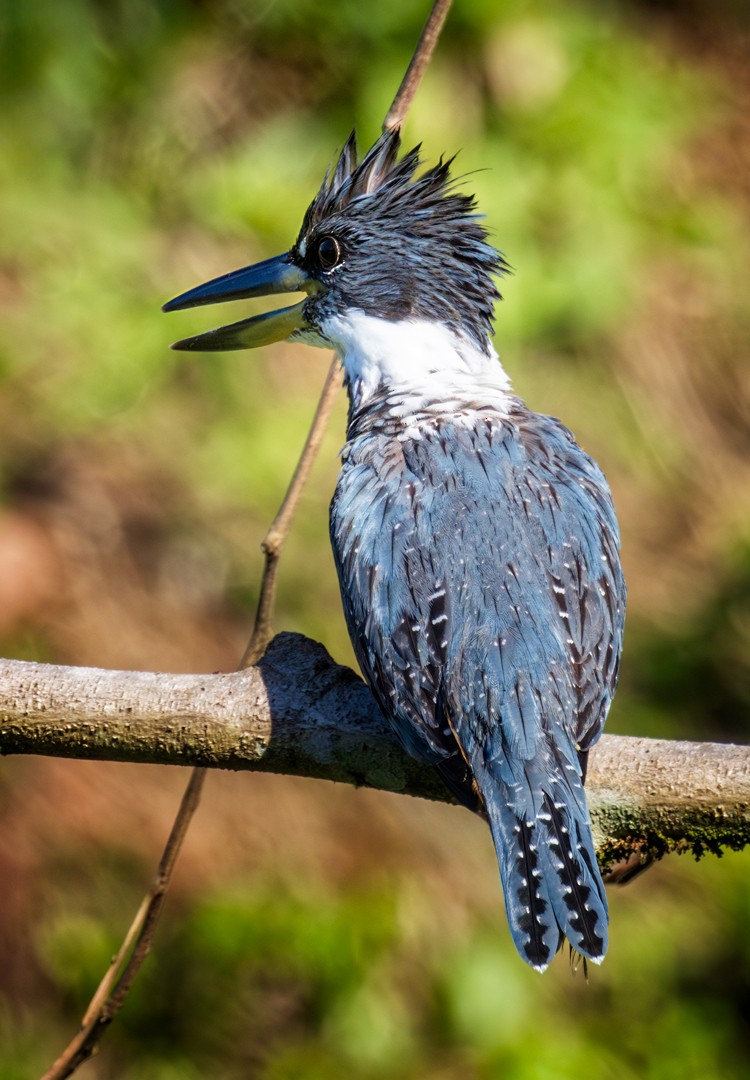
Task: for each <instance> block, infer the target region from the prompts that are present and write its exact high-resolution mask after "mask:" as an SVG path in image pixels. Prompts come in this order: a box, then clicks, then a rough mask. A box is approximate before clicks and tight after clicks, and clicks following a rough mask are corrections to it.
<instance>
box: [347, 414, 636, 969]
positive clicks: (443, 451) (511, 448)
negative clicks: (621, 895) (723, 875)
mask: <svg viewBox="0 0 750 1080" xmlns="http://www.w3.org/2000/svg"><path fill="white" fill-rule="evenodd" d="M331 529H332V539H333V546H334V552H335V556H336V562H337V567H338V570H339V576H340V580H341V588H342V596H343V598H344V606H345V611H346V615H347V622H348V625H349V629H350V633H351V636H352V641H353V644H354V648H355V650H356V652H357V656H358V659H359V661H360V664H361V666H362V669H363V673H364V674H365V677H366V678H367V680H368V682H369V683H370V685H371V687H372V688H373V690H374V692H375V694H376V696H377V697H378V700H379V701H380V704H381V707H382V708H383V710H384V712H385V713H386V715H388V716H389V718H390V719H391V721H392V723H393V724H394V726H395V729H396V731H397V733H398V734H399V736H400V738H401V740H402V741H403V743H404V745H405V746H406V748H407V749H408V750H409V751H410V752H411V753H413V754H415V755H416V756H419V757H422V758H424V759H425V760H428V761H431V762H432V763H434V764H438V766H439V767H440V769H441V771H442V772H443V773H444V774H445V775H446V779H447V780H448V782H449V783H450V784H451V786H452V787H453V788H454V790H458V791H459V792H462V793H463V795H464V798H465V801H466V802H467V803H469V804H471V800H472V798H473V797H474V792H475V791H476V790H478V791H479V793H480V797H481V800H482V802H483V804H484V808H485V810H486V812H487V814H488V817H489V819H490V824H491V827H492V831H493V837H494V839H495V844H496V847H497V849H498V858H499V860H500V865H501V873H502V876H503V881H504V884H505V891H506V906H507V907H508V915H509V920H510V922H511V928H512V930H513V933H514V937H515V939H516V943H517V945H518V947H519V951H522V954H523V955H525V956H526V959H528V960H529V962H532V963H535V964H536V965H537V966H544V964H545V963H546V962H547V959H548V957H549V955H550V953H551V952H552V951H554V948H555V947H556V945H557V941H558V939H559V932H558V931H559V929H562V930H563V932H565V933H566V934H567V936H568V937H570V939H571V941H572V942H574V944H575V945H576V947H577V948H579V949H580V950H581V951H583V952H584V953H585V954H586V955H591V956H592V957H594V958H596V957H597V956H598V955H601V953H602V952H603V949H604V948H605V947H606V906H605V901H604V897H603V887H601V882H600V880H599V877H598V871H597V870H596V867H595V859H594V856H593V846H592V843H591V839H590V833H589V831H588V813H587V810H586V804H585V799H584V796H583V789H582V785H581V776H582V766H581V757H580V756H579V755H584V754H585V752H586V751H587V750H588V748H589V747H590V746H591V745H592V744H593V742H594V741H595V740H596V738H597V737H598V735H599V733H600V731H601V728H602V725H603V723H604V719H605V717H606V713H607V710H608V708H609V705H610V702H611V698H612V695H613V693H614V689H615V684H616V680H617V673H618V667H619V658H620V651H621V645H622V628H623V619H624V601H625V588H624V583H623V579H622V573H621V570H620V564H619V557H618V543H619V537H618V530H617V523H616V519H615V516H614V511H613V509H612V504H611V499H610V495H609V491H608V488H607V485H606V482H605V480H604V477H603V476H602V474H601V472H600V471H599V469H598V468H597V466H596V465H595V464H594V463H593V462H592V461H591V459H590V458H588V457H587V456H586V455H585V454H584V453H583V452H582V451H581V450H580V448H579V447H578V446H577V445H576V444H575V442H574V441H573V439H572V436H571V435H570V433H569V432H568V431H567V430H566V429H565V428H564V427H563V426H562V425H560V424H559V423H558V422H556V421H553V420H550V419H549V418H546V417H538V416H536V415H535V414H532V413H528V412H526V411H519V414H518V415H517V416H516V417H515V418H514V420H513V422H511V421H507V422H504V423H502V424H500V423H498V422H494V423H490V422H486V423H484V422H483V423H482V424H481V426H480V427H479V428H471V427H468V426H461V425H453V424H451V425H447V424H442V425H441V424H440V423H437V424H436V425H435V427H434V428H432V429H430V430H429V431H426V432H424V434H423V437H422V438H420V439H417V440H414V441H411V442H404V443H401V444H398V445H396V446H394V443H393V442H392V441H389V442H385V441H384V440H378V439H377V438H374V437H372V436H370V437H368V438H366V439H363V440H361V445H358V446H355V447H354V448H352V449H351V450H350V455H349V460H348V461H347V462H345V467H344V470H343V472H342V477H341V480H340V483H339V487H338V489H337V492H336V496H335V497H334V502H333V504H332V516H331ZM534 829H536V830H537V831H536V832H533V830H534ZM561 830H562V831H561ZM555 832H556V835H553V833H555ZM519 833H520V835H519ZM542 833H544V836H542ZM568 837H569V839H566V838H568ZM539 839H542V840H543V841H544V842H543V843H542V844H541V848H542V851H543V855H544V858H543V861H544V862H545V865H544V867H542V868H541V869H540V866H539V863H538V860H539V859H540V857H541V856H540V855H539V853H538V852H539V848H540V844H539V843H538V842H537V841H538V840H539ZM519 844H520V845H521V851H520V854H519ZM561 844H562V847H561ZM566 845H567V846H566ZM574 845H577V850H573V846H574ZM553 849H554V850H553ZM568 849H570V850H568ZM550 852H552V854H550ZM580 852H583V854H580ZM553 856H554V858H553ZM563 856H564V857H563ZM517 859H522V860H523V865H522V866H519V865H517V864H516V862H515V860H517ZM561 859H562V863H561V866H559V865H558V863H560V860H561ZM561 867H562V868H561ZM553 872H554V873H553ZM555 874H556V877H557V880H556V881H552V879H551V878H552V877H554V876H555ZM515 878H518V880H519V881H521V882H523V883H524V884H523V886H519V889H518V896H514V895H513V894H512V893H513V891H512V888H511V883H512V882H513V880H515ZM535 881H537V882H538V883H539V884H538V886H534V888H537V889H538V891H537V893H535V892H534V888H531V886H529V884H528V883H529V882H531V883H532V885H534V882H535ZM571 882H572V885H571ZM571 889H572V892H573V894H574V895H573V898H572V900H571V899H570V898H569V897H570V890H571ZM571 903H575V905H576V911H578V909H580V912H589V913H590V912H591V911H592V909H593V914H586V915H584V916H583V918H584V919H587V920H588V922H589V925H588V926H587V927H584V928H583V929H581V928H580V926H579V927H578V928H577V927H576V926H575V925H574V924H571V918H572V919H573V920H574V922H575V919H576V918H580V917H581V916H580V914H579V915H577V914H576V911H573V912H572V914H571V910H569V909H568V908H569V905H570V904H571ZM550 909H552V911H554V916H555V918H554V920H552V918H551V912H550Z"/></svg>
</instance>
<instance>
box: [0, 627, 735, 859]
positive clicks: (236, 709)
mask: <svg viewBox="0 0 750 1080" xmlns="http://www.w3.org/2000/svg"><path fill="white" fill-rule="evenodd" d="M0 752H2V753H5V754H50V755H53V756H56V757H76V758H89V759H106V760H116V761H139V762H160V763H163V764H170V765H198V766H204V767H209V768H224V769H249V770H259V771H263V772H276V773H285V774H290V775H296V776H309V777H316V778H318V779H325V780H337V781H341V782H344V783H349V784H355V785H363V786H367V787H372V788H378V789H380V790H383V791H395V792H402V793H404V794H407V795H418V796H422V797H425V798H431V799H438V800H442V801H449V800H450V796H449V794H448V793H447V791H446V790H445V789H444V788H443V786H442V784H441V782H440V780H439V778H438V777H437V776H436V774H435V773H434V771H433V770H432V769H430V768H427V767H425V766H423V765H420V764H419V763H418V762H416V761H414V760H413V759H412V758H410V757H409V756H408V755H407V754H405V753H404V751H403V750H402V749H401V746H400V744H399V743H398V741H397V740H396V739H395V737H394V735H393V734H392V732H391V730H390V728H389V727H388V725H387V723H386V722H385V721H384V719H383V718H382V716H381V715H380V712H379V710H378V708H377V706H376V704H375V702H374V700H373V698H372V696H371V694H370V692H369V690H368V689H367V687H366V686H365V684H364V683H363V682H362V680H361V679H360V678H359V677H358V676H356V675H355V674H354V673H353V672H352V671H350V670H349V669H348V668H345V667H341V666H340V665H338V664H336V663H334V661H333V660H332V659H331V658H330V656H329V655H328V653H327V652H326V651H325V649H324V648H323V647H322V646H321V645H318V644H317V643H315V642H313V641H310V640H309V639H308V638H304V637H302V636H300V635H298V634H288V633H287V634H279V635H278V636H277V637H276V638H274V640H273V641H272V643H271V645H270V647H269V649H268V651H267V652H266V654H265V656H264V657H263V658H262V659H261V661H260V662H259V663H258V664H257V665H255V666H254V667H251V668H248V669H246V670H244V671H238V672H233V673H231V674H218V675H216V674H214V675H170V674H152V673H148V672H134V671H103V670H99V669H94V668H75V667H58V666H55V665H50V664H34V663H26V662H22V661H10V660H4V661H0ZM587 790H588V794H589V803H590V806H591V813H592V818H593V822H594V828H595V833H596V836H597V841H598V845H599V852H600V857H601V859H602V861H603V862H604V864H605V865H608V864H611V863H613V862H620V861H621V860H623V859H625V858H628V857H636V858H640V859H642V860H650V859H652V858H654V857H660V856H661V855H663V854H665V853H666V852H668V851H687V850H689V851H692V852H694V853H695V854H697V855H700V854H703V853H704V852H706V851H712V852H716V853H719V852H720V851H721V850H722V849H723V848H726V847H730V848H735V849H737V848H742V847H744V846H745V845H746V844H748V843H750V747H744V746H731V745H719V744H715V743H688V742H676V741H670V740H663V739H636V738H628V737H623V736H614V735H609V736H607V735H605V736H604V737H603V738H602V739H601V741H600V742H599V744H598V745H597V746H596V747H595V749H594V750H593V751H592V753H591V756H590V762H589V773H588V779H587Z"/></svg>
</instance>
